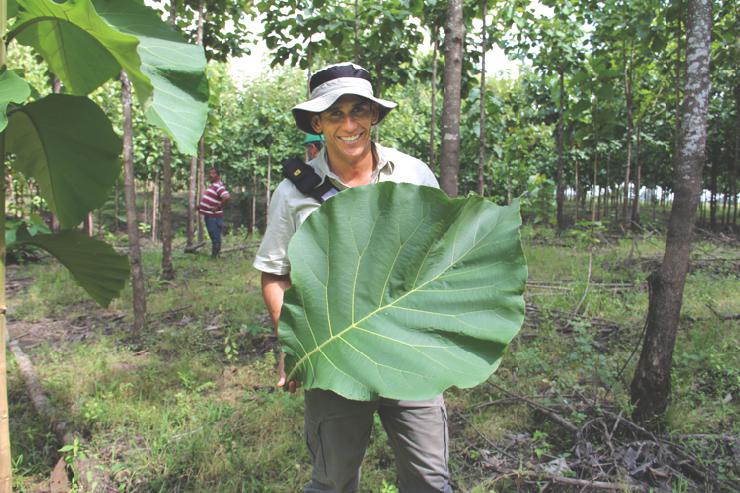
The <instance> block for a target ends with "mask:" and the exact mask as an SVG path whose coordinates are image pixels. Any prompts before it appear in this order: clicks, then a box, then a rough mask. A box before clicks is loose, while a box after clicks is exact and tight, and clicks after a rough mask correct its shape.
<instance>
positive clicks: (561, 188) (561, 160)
mask: <svg viewBox="0 0 740 493" xmlns="http://www.w3.org/2000/svg"><path fill="white" fill-rule="evenodd" d="M558 80H559V81H560V102H559V107H558V137H557V138H558V142H557V146H558V171H557V174H556V175H555V181H556V187H557V188H556V192H555V201H556V202H557V221H558V232H560V231H563V230H564V229H565V216H564V214H563V206H564V205H565V184H564V183H563V182H564V179H563V174H564V171H565V156H564V155H563V146H564V142H563V138H564V111H565V69H564V68H563V67H562V66H560V67H558Z"/></svg>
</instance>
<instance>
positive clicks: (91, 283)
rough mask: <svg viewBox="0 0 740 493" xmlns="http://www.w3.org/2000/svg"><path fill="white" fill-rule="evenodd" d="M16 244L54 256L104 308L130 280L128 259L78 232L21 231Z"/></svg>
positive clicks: (104, 244)
mask: <svg viewBox="0 0 740 493" xmlns="http://www.w3.org/2000/svg"><path fill="white" fill-rule="evenodd" d="M16 242H17V243H22V244H27V245H35V246H37V247H39V248H43V249H44V250H46V251H47V252H49V253H51V254H52V255H53V256H54V257H56V258H57V260H59V262H61V263H62V264H63V265H64V266H65V267H66V268H67V269H69V271H70V272H71V273H72V276H73V277H74V278H75V280H76V281H77V283H78V284H79V285H80V286H82V288H83V289H84V290H85V291H87V293H88V294H89V295H90V297H92V299H94V300H95V301H97V302H98V303H99V304H100V305H101V306H104V307H105V306H108V304H109V303H110V302H111V300H112V299H113V298H115V297H116V296H118V294H119V293H120V291H121V290H122V289H123V287H124V286H125V284H126V279H128V276H129V266H128V258H127V257H126V256H125V255H120V254H118V253H116V251H115V250H114V249H113V247H112V246H110V245H108V244H107V243H104V242H102V241H100V240H96V239H94V238H90V237H89V236H87V235H85V234H84V233H82V232H80V231H78V230H66V231H62V232H60V233H57V234H37V235H35V236H31V235H30V234H28V232H25V230H24V231H23V234H22V231H18V235H17V239H16Z"/></svg>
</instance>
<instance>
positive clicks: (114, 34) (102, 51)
mask: <svg viewBox="0 0 740 493" xmlns="http://www.w3.org/2000/svg"><path fill="white" fill-rule="evenodd" d="M18 4H19V6H20V7H21V10H20V12H19V15H18V21H17V23H16V24H15V25H14V28H13V31H12V32H11V33H10V36H11V37H16V38H17V39H18V41H19V42H20V43H22V44H25V45H28V46H32V47H33V48H34V49H35V50H36V51H37V52H38V53H39V54H41V56H43V57H44V59H45V60H46V62H47V63H48V64H49V68H50V69H51V71H52V72H53V73H55V74H56V75H57V76H59V78H60V79H61V80H62V81H63V82H64V86H65V89H66V90H67V91H68V92H70V93H72V94H76V95H84V94H88V93H89V92H91V91H92V90H94V89H95V88H97V87H98V86H100V85H101V84H103V83H104V82H105V81H107V80H109V79H111V78H114V77H116V76H117V75H118V73H119V71H120V70H121V69H123V70H125V71H126V73H127V74H128V76H129V78H130V79H131V81H132V83H133V85H134V87H135V89H136V96H137V98H138V99H139V102H140V103H141V105H142V107H143V108H144V111H145V114H146V116H147V119H148V120H149V121H150V123H152V124H154V125H157V126H159V127H160V128H162V129H163V130H165V131H166V132H167V133H169V134H170V136H171V137H172V138H173V140H174V141H175V142H176V143H177V146H178V148H179V149H180V150H181V151H183V152H185V153H188V154H195V152H196V146H197V143H198V140H199V139H200V136H201V135H202V134H203V128H204V127H205V122H206V114H207V110H208V108H207V106H208V83H207V79H206V76H205V67H206V59H205V54H204V52H203V48H202V47H200V46H194V45H190V44H187V43H186V42H185V41H184V40H183V38H182V37H181V36H180V35H179V34H178V33H177V32H175V31H174V30H173V29H172V28H171V27H170V26H168V25H167V24H165V23H164V22H162V20H161V19H159V18H158V17H157V14H156V13H155V12H154V11H153V10H151V9H149V8H147V7H145V6H144V5H142V4H141V3H139V2H136V1H135V0H96V1H94V2H92V1H90V0H67V1H65V2H59V3H58V2H55V1H53V0H18Z"/></svg>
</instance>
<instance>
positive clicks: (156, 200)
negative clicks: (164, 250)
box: [152, 170, 159, 241]
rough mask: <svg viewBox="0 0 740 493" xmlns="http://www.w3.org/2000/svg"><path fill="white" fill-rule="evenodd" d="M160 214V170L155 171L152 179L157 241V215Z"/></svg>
mask: <svg viewBox="0 0 740 493" xmlns="http://www.w3.org/2000/svg"><path fill="white" fill-rule="evenodd" d="M158 215H159V170H155V171H154V180H153V181H152V241H157V233H158V231H157V216H158Z"/></svg>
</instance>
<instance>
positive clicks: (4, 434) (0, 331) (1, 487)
mask: <svg viewBox="0 0 740 493" xmlns="http://www.w3.org/2000/svg"><path fill="white" fill-rule="evenodd" d="M7 9H8V5H7V2H5V1H4V0H2V1H0V39H4V38H5V28H6V24H7V23H8V16H7V14H8V10H7ZM5 63H6V55H5V43H4V42H0V66H4V65H5ZM0 170H2V180H0V231H3V232H4V231H5V130H3V131H2V132H0ZM6 312H7V307H6V306H5V234H3V235H2V236H1V237H0V348H1V349H0V493H11V491H13V480H12V471H13V469H12V466H11V455H10V421H9V419H8V380H7V373H8V368H7V364H6V361H5V353H6V351H5V348H6V342H5V341H6V339H7V334H6V328H5V317H6Z"/></svg>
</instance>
